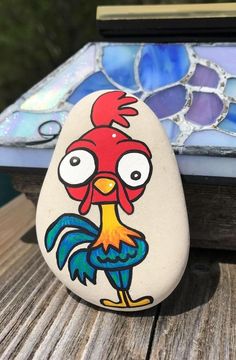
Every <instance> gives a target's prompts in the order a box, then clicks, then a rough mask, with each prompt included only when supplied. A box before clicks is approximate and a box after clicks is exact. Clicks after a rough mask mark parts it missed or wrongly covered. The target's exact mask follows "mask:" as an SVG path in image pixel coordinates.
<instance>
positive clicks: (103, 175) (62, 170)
mask: <svg viewBox="0 0 236 360" xmlns="http://www.w3.org/2000/svg"><path fill="white" fill-rule="evenodd" d="M135 102H137V99H136V98H134V97H131V96H126V93H125V92H123V91H110V92H106V93H104V94H103V95H101V96H99V97H98V98H97V100H96V101H95V103H94V104H93V106H92V110H91V121H92V124H93V126H94V128H93V129H92V130H90V131H88V132H87V133H86V134H84V135H83V136H82V137H80V138H79V139H78V140H76V141H74V142H73V143H72V144H71V145H70V146H69V147H68V148H67V150H66V154H65V156H64V157H63V159H62V160H61V162H60V164H59V167H58V176H59V179H60V181H61V182H62V183H63V184H64V186H65V189H66V191H67V193H68V195H69V196H70V197H71V198H72V199H73V200H77V201H80V205H79V213H80V215H78V214H63V215H62V216H60V217H59V218H58V219H56V221H55V222H54V223H52V224H51V225H50V226H49V228H48V230H47V232H46V234H45V247H46V249H47V251H51V250H52V249H53V248H54V246H55V245H56V243H57V239H58V237H59V236H60V241H59V244H58V247H57V253H56V256H57V264H58V267H59V269H60V270H62V269H63V267H64V266H65V265H66V263H68V269H69V273H70V277H71V279H72V280H75V279H76V278H77V279H78V280H79V281H80V282H81V283H82V284H84V285H86V284H87V281H90V282H92V283H93V284H96V275H97V271H98V270H102V271H104V272H105V274H106V276H107V279H108V281H109V282H110V284H111V285H112V286H113V288H114V289H116V291H117V295H118V301H112V300H109V299H101V300H100V302H101V304H102V305H104V306H107V307H117V308H131V307H140V306H145V305H148V304H150V303H152V302H153V299H152V297H151V296H144V297H142V298H139V299H135V300H134V299H132V298H131V295H130V293H129V289H130V287H131V283H132V272H133V267H134V266H136V265H138V264H139V263H141V262H142V261H143V260H144V259H145V257H146V255H147V253H148V244H147V242H146V240H145V236H144V234H142V233H141V232H140V231H138V230H135V229H132V228H131V227H129V226H127V225H125V224H123V223H122V221H121V219H120V216H119V207H120V208H121V209H122V210H123V211H124V212H125V213H127V214H129V215H130V214H132V213H133V211H134V206H133V202H134V201H136V200H137V199H139V198H140V196H142V194H143V192H144V190H145V187H146V185H147V183H148V181H149V179H150V177H151V173H152V164H151V152H150V150H149V149H148V147H147V146H146V145H145V144H144V143H143V142H141V141H137V140H133V139H132V138H131V137H129V136H128V135H126V134H125V133H124V132H122V131H120V130H118V129H117V128H114V127H112V124H113V123H117V124H119V125H121V126H123V127H126V128H128V127H129V122H128V121H127V119H126V117H127V116H132V117H135V116H136V115H138V111H137V110H136V109H135V108H133V107H130V106H128V105H131V104H134V103H135ZM92 204H93V205H95V206H98V207H99V210H100V218H101V220H100V226H99V227H97V226H96V225H95V224H94V223H92V222H91V221H90V220H88V219H87V218H86V217H85V216H81V215H86V214H87V213H88V212H89V210H90V207H91V205H92ZM65 228H72V230H71V231H69V232H66V233H64V235H63V236H61V232H62V230H64V229H65ZM80 244H88V245H87V247H85V248H83V249H81V248H79V250H76V251H74V249H75V247H77V246H78V245H80Z"/></svg>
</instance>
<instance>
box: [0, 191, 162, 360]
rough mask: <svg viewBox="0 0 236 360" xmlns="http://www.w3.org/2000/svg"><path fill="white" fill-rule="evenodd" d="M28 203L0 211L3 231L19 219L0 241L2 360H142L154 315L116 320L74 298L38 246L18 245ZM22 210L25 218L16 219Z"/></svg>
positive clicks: (122, 316) (22, 199)
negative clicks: (49, 267) (57, 278)
mask: <svg viewBox="0 0 236 360" xmlns="http://www.w3.org/2000/svg"><path fill="white" fill-rule="evenodd" d="M27 203H28V200H26V198H25V197H24V196H21V197H20V198H18V199H16V200H15V203H14V202H13V203H11V204H9V205H8V206H7V209H4V208H3V209H1V210H0V224H2V223H4V226H5V227H8V226H10V224H12V223H16V219H17V226H16V227H15V230H16V234H15V235H14V232H13V231H12V230H11V231H10V232H8V231H7V229H6V228H5V230H4V231H5V235H7V242H6V241H5V240H4V238H1V239H0V240H1V241H0V262H1V264H2V265H1V272H0V357H1V358H2V359H4V360H7V359H10V360H11V359H13V358H14V359H24V360H26V359H31V358H34V359H40V360H43V359H49V358H50V359H57V360H60V359H65V358H67V359H96V360H99V359H106V358H107V359H108V358H110V359H112V358H115V359H117V358H119V359H127V358H130V359H131V358H135V359H145V357H146V353H147V349H148V347H149V339H150V334H151V332H152V326H153V320H154V317H155V312H156V309H155V308H154V309H152V310H150V311H148V312H143V313H139V314H130V315H129V314H122V313H120V314H119V313H113V312H109V311H103V310H99V309H97V308H95V307H93V306H89V305H88V304H87V303H85V302H84V301H80V299H79V298H78V297H76V296H74V295H72V294H71V293H70V292H69V291H68V290H66V288H65V287H64V286H63V285H62V284H61V283H60V282H59V281H57V280H56V279H55V277H54V275H53V274H52V273H51V271H50V270H49V269H48V267H47V266H46V264H45V263H44V261H43V259H42V257H41V254H40V251H39V249H38V247H37V245H36V244H31V243H24V242H23V241H21V240H20V239H19V236H20V235H23V234H24V231H25V230H28V227H29V226H28V224H29V223H31V220H32V217H33V216H34V208H33V207H31V211H28V210H29V209H28V210H26V207H27ZM28 205H29V204H28ZM22 208H25V211H24V216H23V217H18V214H19V212H21V211H22ZM2 220H3V221H2ZM12 228H13V229H14V227H12ZM32 234H33V233H32ZM16 239H17V240H16ZM1 243H3V245H2V247H1ZM104 339H107V341H105V342H104Z"/></svg>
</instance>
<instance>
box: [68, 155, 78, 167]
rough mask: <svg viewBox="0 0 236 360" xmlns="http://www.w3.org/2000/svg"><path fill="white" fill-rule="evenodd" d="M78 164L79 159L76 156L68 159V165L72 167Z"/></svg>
mask: <svg viewBox="0 0 236 360" xmlns="http://www.w3.org/2000/svg"><path fill="white" fill-rule="evenodd" d="M79 163H80V158H78V157H77V156H72V158H71V159H70V164H71V165H72V166H76V165H79Z"/></svg>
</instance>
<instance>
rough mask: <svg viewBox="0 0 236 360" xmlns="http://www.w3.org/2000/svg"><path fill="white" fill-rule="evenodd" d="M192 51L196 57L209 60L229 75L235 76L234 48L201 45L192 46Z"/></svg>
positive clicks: (235, 51) (235, 49) (235, 57)
mask: <svg viewBox="0 0 236 360" xmlns="http://www.w3.org/2000/svg"><path fill="white" fill-rule="evenodd" d="M194 51H195V52H196V53H197V55H198V56H200V57H202V58H205V59H207V60H211V61H213V62H214V63H216V64H218V65H220V66H221V67H222V68H223V69H224V70H226V71H228V72H229V73H230V74H232V75H235V74H236V61H235V59H236V46H235V45H234V46H228V45H227V46H224V45H220V46H212V45H201V46H194Z"/></svg>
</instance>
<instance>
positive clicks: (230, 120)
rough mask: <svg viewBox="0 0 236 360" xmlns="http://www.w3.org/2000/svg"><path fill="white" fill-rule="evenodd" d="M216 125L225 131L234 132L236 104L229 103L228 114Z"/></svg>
mask: <svg viewBox="0 0 236 360" xmlns="http://www.w3.org/2000/svg"><path fill="white" fill-rule="evenodd" d="M218 127H219V128H220V129H222V130H225V131H230V132H236V104H230V106H229V111H228V114H227V115H226V117H225V119H224V120H223V121H221V123H220V124H219V125H218Z"/></svg>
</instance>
